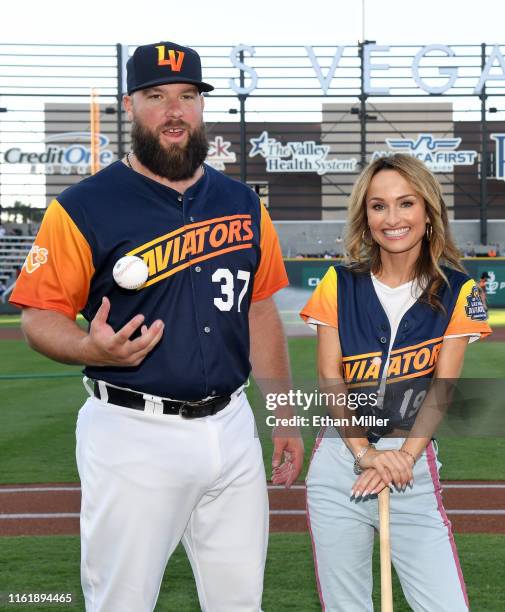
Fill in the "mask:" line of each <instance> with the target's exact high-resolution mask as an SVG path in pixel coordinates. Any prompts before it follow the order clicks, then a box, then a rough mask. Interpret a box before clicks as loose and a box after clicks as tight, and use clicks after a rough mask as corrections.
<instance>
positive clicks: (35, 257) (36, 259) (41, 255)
mask: <svg viewBox="0 0 505 612" xmlns="http://www.w3.org/2000/svg"><path fill="white" fill-rule="evenodd" d="M47 257H48V251H47V249H45V248H44V247H39V246H37V245H36V244H34V245H33V246H32V248H31V249H30V252H29V253H28V255H27V256H26V259H25V263H24V264H23V267H24V269H25V270H26V271H27V272H28V274H32V273H33V272H35V270H38V269H39V268H40V266H43V265H44V264H45V263H47Z"/></svg>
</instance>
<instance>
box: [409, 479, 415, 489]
mask: <svg viewBox="0 0 505 612" xmlns="http://www.w3.org/2000/svg"><path fill="white" fill-rule="evenodd" d="M409 485H410V486H411V487H413V486H414V479H413V478H412V480H411V481H410V482H409Z"/></svg>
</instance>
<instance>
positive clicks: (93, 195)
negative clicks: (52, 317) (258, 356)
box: [11, 162, 288, 400]
mask: <svg viewBox="0 0 505 612" xmlns="http://www.w3.org/2000/svg"><path fill="white" fill-rule="evenodd" d="M124 255H137V256H138V257H141V258H142V259H143V260H144V261H145V262H146V264H147V266H148V268H149V277H148V279H147V281H146V283H145V285H144V286H143V287H142V288H140V289H138V290H133V291H129V290H125V289H121V288H120V287H119V286H117V285H116V284H115V283H114V281H113V277H112V268H113V267H114V264H115V263H116V261H117V260H118V259H119V258H120V257H123V256H124ZM287 284H288V280H287V275H286V271H285V268H284V264H283V261H282V255H281V251H280V247H279V243H278V238H277V235H276V233H275V230H274V227H273V224H272V222H271V220H270V217H269V215H268V213H267V212H266V210H265V208H264V207H263V206H262V205H261V204H260V202H259V200H258V198H257V196H256V194H255V193H254V192H253V191H252V190H251V189H250V188H248V187H247V186H245V185H243V184H241V183H239V182H238V181H234V180H231V179H230V178H228V177H225V176H223V175H222V174H220V173H219V172H217V171H215V170H214V169H212V168H211V167H209V166H205V174H204V176H203V177H202V178H201V179H200V180H199V181H198V182H197V183H196V184H195V185H193V186H192V187H190V188H189V189H188V190H187V191H186V192H185V194H184V195H183V196H182V195H180V194H179V193H178V192H176V191H174V190H173V189H171V188H169V187H166V186H164V185H161V184H160V183H158V182H156V181H153V180H151V179H149V178H147V177H145V176H143V175H141V174H138V173H136V172H132V171H131V170H129V169H128V168H127V167H126V166H125V165H124V164H123V163H121V162H116V163H113V164H112V165H111V166H109V167H108V168H105V169H104V170H102V171H101V172H99V173H98V174H96V175H95V176H93V177H90V178H88V179H86V180H84V181H82V182H81V183H79V184H78V185H75V186H72V187H70V188H69V189H67V190H66V191H65V192H63V193H62V194H61V196H60V197H59V198H58V200H54V201H53V202H52V203H51V204H50V206H49V208H48V210H47V212H46V215H45V217H44V220H43V223H42V226H41V228H40V231H39V234H38V235H37V237H36V240H35V243H34V246H33V248H32V249H31V251H30V253H29V255H28V257H27V260H26V262H25V265H24V266H23V270H22V272H21V275H20V277H19V279H18V281H17V283H16V287H15V289H14V292H13V294H12V297H11V302H12V303H14V304H16V305H18V306H31V307H35V308H41V309H50V310H56V311H58V312H61V313H63V314H64V315H66V316H68V317H69V318H71V319H74V318H75V317H76V315H77V314H78V313H79V312H82V313H83V315H84V317H85V318H86V319H87V320H88V321H91V320H92V319H93V317H94V315H95V313H96V311H97V310H98V308H99V306H100V303H101V299H102V297H103V296H107V297H108V298H109V299H110V301H111V312H110V315H109V319H108V323H109V324H110V325H111V326H112V327H113V328H114V329H115V330H118V329H120V328H121V327H122V326H123V325H124V324H125V323H127V322H128V321H129V320H130V319H131V318H132V317H134V316H135V315H136V314H138V313H142V314H144V315H145V317H146V323H147V324H151V323H152V322H153V321H154V320H155V319H158V318H160V319H162V320H163V321H164V322H165V330H164V334H163V337H162V340H161V341H160V343H159V344H158V345H157V346H156V347H155V348H154V349H153V351H152V352H151V353H149V354H148V355H147V357H146V358H145V360H144V361H143V362H142V363H141V364H140V365H139V366H137V367H135V368H119V367H87V368H86V369H85V373H86V374H87V375H88V376H89V377H91V378H95V379H101V380H105V381H106V382H109V383H111V384H114V385H117V386H121V387H127V388H130V389H135V390H138V391H144V392H149V393H151V394H156V395H159V396H163V397H171V398H174V399H185V400H199V399H202V398H204V397H208V396H210V395H228V394H230V393H231V392H233V391H234V390H235V389H236V388H237V387H239V386H240V385H241V384H243V383H244V381H245V380H246V379H247V377H248V375H249V372H250V363H249V325H248V312H249V307H250V304H251V302H253V301H256V300H261V299H264V298H267V297H269V296H271V295H272V294H273V293H275V292H276V291H277V290H279V289H281V288H282V287H284V286H286V285H287ZM160 372H161V373H162V375H161V376H160Z"/></svg>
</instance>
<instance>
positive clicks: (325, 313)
mask: <svg viewBox="0 0 505 612" xmlns="http://www.w3.org/2000/svg"><path fill="white" fill-rule="evenodd" d="M337 307H338V302H337V272H336V270H335V268H334V266H331V268H329V270H328V271H327V272H326V274H325V275H324V278H323V279H322V280H321V282H320V283H319V285H318V286H317V287H316V288H315V290H314V293H313V294H312V295H311V297H310V300H309V301H308V302H307V303H306V304H305V306H304V307H303V309H302V311H301V312H300V316H301V317H302V319H303V320H304V321H305V323H308V320H309V319H310V318H311V319H316V320H317V321H321V323H326V324H327V325H329V326H330V327H336V328H338V308H337Z"/></svg>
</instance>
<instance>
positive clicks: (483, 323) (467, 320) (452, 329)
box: [444, 279, 491, 338]
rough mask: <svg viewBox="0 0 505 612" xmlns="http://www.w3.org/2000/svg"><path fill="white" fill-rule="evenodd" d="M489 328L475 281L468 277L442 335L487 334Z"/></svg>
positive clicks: (476, 335)
mask: <svg viewBox="0 0 505 612" xmlns="http://www.w3.org/2000/svg"><path fill="white" fill-rule="evenodd" d="M490 333H491V328H490V327H489V325H488V323H487V312H486V309H485V308H484V305H483V304H482V300H481V299H480V295H479V289H478V287H477V285H476V284H475V281H473V280H472V279H468V280H467V281H466V282H465V283H464V285H463V286H462V287H461V289H460V291H459V295H458V299H457V301H456V304H455V306H454V310H453V312H452V315H451V320H450V322H449V325H448V326H447V329H446V330H445V333H444V336H461V335H465V336H473V337H475V338H479V337H480V338H484V337H486V336H489V334H490Z"/></svg>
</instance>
